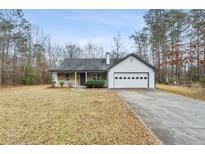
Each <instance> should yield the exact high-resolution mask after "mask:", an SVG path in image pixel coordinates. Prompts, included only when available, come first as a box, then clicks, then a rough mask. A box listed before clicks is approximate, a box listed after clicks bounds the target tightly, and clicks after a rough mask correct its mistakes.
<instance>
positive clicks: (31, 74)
mask: <svg viewBox="0 0 205 154" xmlns="http://www.w3.org/2000/svg"><path fill="white" fill-rule="evenodd" d="M113 41H114V43H113V50H112V52H111V56H112V58H119V57H120V56H123V55H124V54H125V52H124V50H122V41H121V38H120V35H119V34H118V35H116V36H115V37H113ZM105 53H106V51H105V49H104V47H103V46H102V45H100V44H97V43H95V42H88V43H87V44H85V45H84V46H80V45H79V44H77V43H73V42H72V41H70V42H68V43H66V44H64V45H58V44H56V43H53V42H52V39H51V37H50V36H49V35H48V34H46V33H45V32H43V31H42V30H41V29H40V28H39V27H38V26H36V25H32V24H31V23H30V22H29V21H28V20H27V19H26V18H25V16H24V13H23V11H22V10H0V83H1V85H5V84H13V85H15V84H40V83H48V82H49V81H50V79H51V75H50V74H49V72H48V70H49V69H52V68H55V67H56V66H57V65H58V64H60V62H61V61H62V60H63V59H64V58H104V57H105Z"/></svg>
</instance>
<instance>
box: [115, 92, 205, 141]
mask: <svg viewBox="0 0 205 154" xmlns="http://www.w3.org/2000/svg"><path fill="white" fill-rule="evenodd" d="M115 91H116V92H117V94H118V95H119V96H120V97H122V98H123V99H124V100H126V101H127V102H128V104H129V105H130V106H131V108H132V109H133V110H134V112H135V113H136V114H137V116H138V118H139V119H141V120H142V121H143V122H144V123H145V125H146V126H147V127H148V128H149V129H150V130H151V131H152V132H153V133H154V134H155V136H157V137H158V139H159V140H160V141H161V142H162V144H205V102H203V101H199V100H195V99H191V98H188V97H184V96H180V95H175V94H171V93H167V92H162V91H159V90H150V89H139V90H115Z"/></svg>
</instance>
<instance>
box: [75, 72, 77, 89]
mask: <svg viewBox="0 0 205 154" xmlns="http://www.w3.org/2000/svg"><path fill="white" fill-rule="evenodd" d="M76 86H77V72H75V87H76Z"/></svg>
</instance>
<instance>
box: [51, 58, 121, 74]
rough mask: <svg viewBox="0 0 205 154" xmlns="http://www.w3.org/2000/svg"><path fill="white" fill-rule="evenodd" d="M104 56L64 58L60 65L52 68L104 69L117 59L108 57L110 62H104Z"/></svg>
mask: <svg viewBox="0 0 205 154" xmlns="http://www.w3.org/2000/svg"><path fill="white" fill-rule="evenodd" d="M105 61H106V60H105V58H73V59H65V60H64V61H63V62H62V63H61V65H59V66H58V67H57V68H55V69H53V70H57V71H68V70H69V71H74V70H75V71H82V70H83V71H105V70H106V69H107V68H109V67H111V66H112V65H114V64H115V63H116V62H118V61H119V59H118V60H115V59H110V64H109V65H108V64H106V62H105Z"/></svg>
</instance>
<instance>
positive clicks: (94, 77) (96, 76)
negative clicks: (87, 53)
mask: <svg viewBox="0 0 205 154" xmlns="http://www.w3.org/2000/svg"><path fill="white" fill-rule="evenodd" d="M93 80H101V74H99V73H94V74H93Z"/></svg>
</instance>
